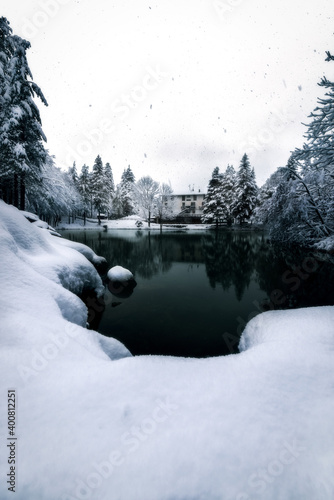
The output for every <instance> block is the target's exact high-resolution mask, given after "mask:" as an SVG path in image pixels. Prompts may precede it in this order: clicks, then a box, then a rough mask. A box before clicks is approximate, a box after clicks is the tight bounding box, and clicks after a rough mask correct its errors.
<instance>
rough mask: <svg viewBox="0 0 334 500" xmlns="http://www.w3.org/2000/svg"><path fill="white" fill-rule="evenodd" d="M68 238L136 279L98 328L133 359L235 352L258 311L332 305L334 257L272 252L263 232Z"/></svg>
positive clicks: (112, 301)
mask: <svg viewBox="0 0 334 500" xmlns="http://www.w3.org/2000/svg"><path fill="white" fill-rule="evenodd" d="M63 234H64V235H65V236H66V237H67V238H69V239H72V240H74V241H79V242H81V243H85V244H86V245H88V246H90V247H91V248H92V249H93V250H94V251H95V252H96V253H97V254H99V255H102V256H104V257H105V258H106V259H107V261H108V269H109V268H110V267H112V266H115V265H121V266H123V267H125V268H127V269H129V270H130V271H131V272H132V273H133V274H134V275H135V280H136V282H137V287H136V288H135V289H134V290H133V293H132V294H130V295H129V297H128V298H126V297H117V294H116V293H115V294H114V296H113V298H110V297H109V296H108V294H107V295H106V307H105V311H103V312H102V313H101V322H100V325H99V326H96V325H97V322H96V324H95V326H94V328H99V331H100V332H101V333H103V334H105V335H110V336H114V337H116V338H118V339H119V340H121V341H122V342H123V343H125V345H126V346H127V347H128V348H129V349H130V351H131V352H132V353H134V354H172V355H180V356H198V357H205V356H213V355H221V354H229V353H230V352H238V349H237V346H238V338H239V335H240V333H241V332H242V329H243V326H244V325H245V324H246V323H247V321H248V319H250V318H251V317H252V316H254V315H256V314H258V313H259V312H262V311H266V310H269V309H286V308H296V307H307V306H316V305H333V304H334V286H333V283H334V265H333V259H332V258H331V257H326V256H324V255H321V254H319V255H318V254H314V253H312V252H305V251H303V250H301V249H295V248H294V249H283V248H281V247H275V246H271V245H270V244H269V243H268V241H267V238H266V235H265V234H264V233H260V232H259V233H257V232H249V231H227V230H226V231H225V230H222V231H218V232H211V231H207V232H195V231H194V232H190V233H189V232H184V233H172V232H165V233H162V234H160V233H159V232H157V233H155V232H154V231H151V232H147V231H130V230H127V231H126V230H123V231H110V232H95V231H86V232H85V231H76V232H72V233H71V232H69V231H66V232H64V233H63ZM103 277H104V278H105V276H103ZM108 293H110V292H108ZM116 306H120V307H116ZM226 332H228V334H227V335H228V336H226ZM229 336H230V337H229ZM230 338H232V339H233V342H232V343H233V347H232V348H231V342H230V340H228V341H227V340H226V339H230Z"/></svg>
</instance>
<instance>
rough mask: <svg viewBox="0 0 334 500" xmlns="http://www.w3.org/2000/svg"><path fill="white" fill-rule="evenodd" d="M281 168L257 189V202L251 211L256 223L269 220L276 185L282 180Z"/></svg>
mask: <svg viewBox="0 0 334 500" xmlns="http://www.w3.org/2000/svg"><path fill="white" fill-rule="evenodd" d="M282 175H283V174H282V169H281V168H279V169H277V170H276V171H275V172H274V173H273V174H271V176H270V177H269V178H268V179H267V180H266V182H265V183H264V184H263V186H262V187H261V188H260V189H259V191H258V203H257V206H256V207H255V210H254V213H253V220H254V221H255V222H256V223H258V224H267V223H268V220H269V210H270V207H271V203H272V197H273V196H274V194H275V192H276V190H277V187H278V185H279V184H280V183H281V181H282Z"/></svg>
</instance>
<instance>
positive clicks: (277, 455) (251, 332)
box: [0, 201, 334, 500]
mask: <svg viewBox="0 0 334 500" xmlns="http://www.w3.org/2000/svg"><path fill="white" fill-rule="evenodd" d="M57 240H59V238H57V237H55V236H52V235H50V234H49V233H48V232H47V231H45V230H43V228H38V227H34V224H30V223H29V222H28V221H27V220H26V219H25V218H24V217H23V216H22V214H20V213H19V211H18V210H16V209H15V208H13V207H8V206H7V205H5V204H4V203H3V202H1V201H0V255H1V263H2V266H1V268H0V275H1V284H2V294H1V299H0V301H1V311H2V318H1V320H2V321H1V337H0V340H1V350H0V367H1V368H0V375H1V376H0V380H1V382H0V384H1V392H0V394H1V412H0V425H1V436H2V437H3V438H4V439H3V440H1V446H0V457H1V458H0V477H1V482H0V498H1V500H6V499H9V498H16V499H19V500H58V499H59V500H70V499H71V500H73V499H79V500H84V499H94V500H141V499H145V500H249V499H254V500H255V499H256V500H259V499H260V500H261V499H263V500H300V499H302V500H332V499H333V498H334V430H333V415H334V398H333V396H334V307H323V308H310V309H299V310H296V311H286V312H281V311H271V312H267V313H264V314H261V315H259V316H257V317H256V318H254V319H253V320H252V321H251V322H250V323H249V324H248V325H247V327H246V329H245V331H244V333H243V336H242V340H241V343H240V349H241V353H240V354H237V355H231V356H226V357H217V358H211V359H183V358H173V357H161V356H139V357H132V356H131V355H130V353H129V352H128V351H127V350H126V349H125V348H124V347H123V346H122V344H120V343H119V342H117V341H116V340H112V339H107V338H104V337H102V336H100V335H99V334H97V333H96V332H93V331H89V330H87V329H85V328H84V325H85V321H86V309H85V306H84V305H83V303H82V302H81V301H80V300H79V299H78V298H77V297H76V296H75V295H74V294H73V293H72V291H75V292H79V291H80V289H82V287H83V286H84V284H85V282H86V284H88V283H89V284H90V285H91V286H93V287H95V288H96V289H97V291H102V289H101V281H100V279H99V277H98V275H97V273H96V271H95V269H94V267H93V265H92V264H91V263H89V262H88V261H87V259H86V258H85V257H84V256H83V255H82V254H80V253H79V252H78V251H77V250H76V249H74V248H69V247H65V246H62V245H61V244H59V242H58V243H57ZM64 287H65V288H64ZM8 389H15V390H16V397H17V401H18V403H17V408H16V417H17V419H16V430H15V435H16V437H17V441H15V445H14V444H13V443H14V441H13V440H7V437H9V435H8V428H7V419H6V416H7V390H8ZM7 442H8V443H10V445H11V446H12V448H15V452H16V455H15V459H16V463H15V468H16V469H15V474H16V476H15V482H16V492H15V494H13V493H12V492H11V491H8V490H7V487H8V486H9V485H8V484H6V483H5V481H6V479H5V478H6V477H7V476H6V474H8V473H9V464H8V461H7V457H8V456H9V454H10V447H8V446H7V445H6V443H7ZM11 443H12V444H11Z"/></svg>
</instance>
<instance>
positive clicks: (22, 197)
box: [20, 172, 26, 210]
mask: <svg viewBox="0 0 334 500" xmlns="http://www.w3.org/2000/svg"><path fill="white" fill-rule="evenodd" d="M20 181H21V184H20V210H25V209H26V179H25V173H24V172H22V174H21V179H20Z"/></svg>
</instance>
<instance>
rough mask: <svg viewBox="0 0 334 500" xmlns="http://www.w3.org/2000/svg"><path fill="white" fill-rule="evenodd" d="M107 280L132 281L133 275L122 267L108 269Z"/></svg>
mask: <svg viewBox="0 0 334 500" xmlns="http://www.w3.org/2000/svg"><path fill="white" fill-rule="evenodd" d="M107 276H108V278H109V279H110V281H129V280H132V279H133V274H132V272H131V271H129V270H128V269H125V268H124V267H122V266H114V267H112V268H111V269H109V271H108V274H107Z"/></svg>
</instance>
